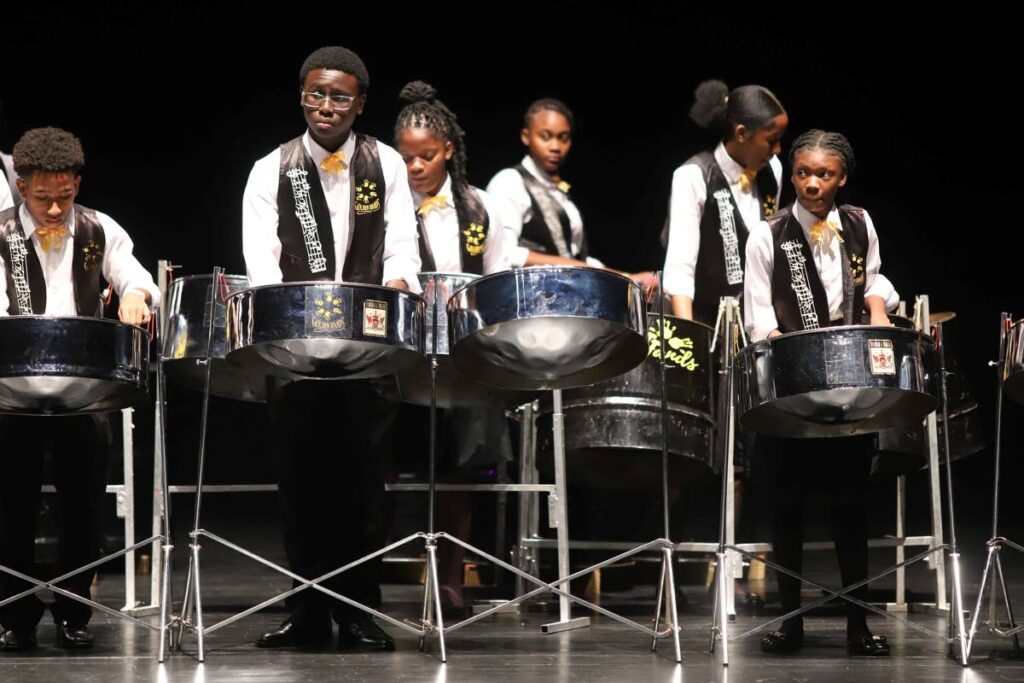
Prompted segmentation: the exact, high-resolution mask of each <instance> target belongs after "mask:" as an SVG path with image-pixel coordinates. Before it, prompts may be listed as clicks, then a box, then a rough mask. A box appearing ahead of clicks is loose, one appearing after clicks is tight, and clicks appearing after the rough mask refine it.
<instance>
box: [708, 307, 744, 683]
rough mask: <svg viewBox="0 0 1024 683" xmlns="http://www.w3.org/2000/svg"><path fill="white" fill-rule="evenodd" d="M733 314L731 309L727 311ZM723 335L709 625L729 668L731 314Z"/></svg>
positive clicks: (733, 423) (732, 406)
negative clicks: (721, 435)
mask: <svg viewBox="0 0 1024 683" xmlns="http://www.w3.org/2000/svg"><path fill="white" fill-rule="evenodd" d="M730 308H731V309H732V310H733V311H734V310H735V309H734V308H733V307H730ZM726 325H727V327H726V334H724V335H723V339H722V343H723V347H724V352H723V359H724V361H725V363H724V365H725V367H724V372H725V377H726V416H725V429H726V439H725V452H724V453H723V458H722V491H721V510H720V514H719V523H718V524H719V526H718V551H717V552H716V553H715V557H716V560H717V562H716V566H715V609H714V615H713V620H712V625H711V651H712V652H714V649H715V640H716V639H719V640H721V641H722V666H729V594H730V593H732V592H733V590H732V583H731V581H729V578H730V577H731V575H732V572H731V571H730V570H729V565H730V563H729V557H728V548H727V547H728V545H730V544H729V542H728V540H727V538H728V535H727V534H728V531H729V529H728V522H729V519H730V517H731V516H730V514H729V512H730V505H731V504H732V497H731V496H730V495H729V493H730V490H731V489H732V485H733V481H732V476H730V475H731V474H732V471H733V470H732V467H731V465H732V461H733V455H734V453H735V449H736V409H735V406H736V401H735V399H736V396H735V394H736V386H735V379H736V373H735V370H734V368H733V349H734V348H735V344H736V342H737V339H738V330H737V328H738V326H739V321H738V320H736V318H735V316H734V315H733V313H732V312H729V313H728V314H727V315H726Z"/></svg>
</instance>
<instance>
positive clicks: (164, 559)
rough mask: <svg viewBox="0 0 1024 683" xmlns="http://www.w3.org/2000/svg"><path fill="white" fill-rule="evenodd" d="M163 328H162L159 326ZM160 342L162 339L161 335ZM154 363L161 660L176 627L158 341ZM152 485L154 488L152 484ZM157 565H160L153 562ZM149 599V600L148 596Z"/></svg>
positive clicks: (155, 557) (163, 390)
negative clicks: (172, 601)
mask: <svg viewBox="0 0 1024 683" xmlns="http://www.w3.org/2000/svg"><path fill="white" fill-rule="evenodd" d="M158 329H162V328H158ZM160 341H163V339H162V338H161V339H160ZM157 349H158V351H157V366H156V427H157V433H156V436H155V438H154V444H155V445H156V446H157V451H158V459H157V458H155V459H154V463H153V467H154V468H155V470H156V471H155V472H154V478H155V479H157V480H158V483H159V492H157V491H156V490H154V491H153V498H154V504H153V507H154V509H155V510H157V509H158V510H159V511H160V512H161V513H162V514H161V515H160V518H161V522H162V529H161V531H162V533H163V538H162V541H161V543H160V546H159V553H160V554H159V555H157V554H154V555H153V562H152V565H151V566H152V571H153V573H154V575H156V574H157V573H159V585H156V584H152V583H151V586H152V590H153V594H154V596H156V595H159V598H157V599H158V600H159V605H160V646H159V648H158V651H157V661H158V662H160V663H163V661H164V660H165V659H166V657H167V646H168V645H169V644H171V643H170V640H171V638H172V637H174V634H175V631H176V629H172V628H171V626H172V616H171V611H172V609H173V605H172V604H171V556H172V551H173V550H174V544H173V542H172V541H171V495H170V486H169V485H168V481H167V431H166V424H165V422H164V417H165V415H166V414H167V405H166V402H165V401H166V398H165V397H166V387H165V383H164V356H163V350H162V349H161V348H160V344H159V342H158V343H157ZM154 488H155V487H154ZM154 521H155V520H154ZM157 564H158V565H159V567H157V566H155V565H157ZM158 590H159V592H157V591H158ZM151 600H152V599H151Z"/></svg>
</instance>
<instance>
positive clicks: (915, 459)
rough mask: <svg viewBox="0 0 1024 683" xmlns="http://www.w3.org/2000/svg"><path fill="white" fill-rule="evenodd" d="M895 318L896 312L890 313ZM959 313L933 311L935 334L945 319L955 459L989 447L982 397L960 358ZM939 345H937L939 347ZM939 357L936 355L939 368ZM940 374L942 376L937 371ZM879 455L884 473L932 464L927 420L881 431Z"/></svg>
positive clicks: (939, 421) (940, 423)
mask: <svg viewBox="0 0 1024 683" xmlns="http://www.w3.org/2000/svg"><path fill="white" fill-rule="evenodd" d="M890 319H892V316H890ZM955 321H956V313H953V312H940V313H932V315H931V318H930V324H931V329H930V331H931V334H932V338H933V339H935V324H936V323H939V322H941V323H943V325H942V327H943V334H942V339H941V342H942V343H943V344H944V345H945V352H946V373H947V375H946V393H947V394H948V398H949V407H948V408H947V412H948V413H949V448H950V451H951V452H952V454H953V461H954V462H955V461H957V460H959V459H960V458H965V457H967V456H969V455H973V454H974V453H977V452H978V451H980V450H982V449H983V448H984V447H985V440H986V439H985V426H984V424H982V420H981V415H980V412H979V410H978V401H977V400H976V399H975V398H974V397H973V396H972V395H971V392H970V389H969V387H968V385H967V376H966V374H965V372H964V369H963V366H962V364H961V362H960V353H959V337H958V332H957V330H958V328H957V324H956V322H955ZM936 349H937V347H936ZM937 367H938V361H937V359H936V368H937ZM936 377H938V375H937V373H936ZM935 393H936V398H938V399H940V400H941V398H942V397H941V395H940V393H941V392H940V386H939V384H938V381H936V383H935ZM935 410H936V415H935V416H936V419H937V425H936V426H937V428H938V440H939V450H940V458H939V459H940V462H945V454H944V453H942V449H943V448H944V443H945V441H944V437H943V434H944V432H945V430H946V425H945V423H944V421H943V418H942V408H941V403H940V405H939V406H938V407H936V409H935ZM878 454H879V455H880V456H882V457H881V458H879V460H878V463H877V465H876V470H877V472H878V473H880V474H904V473H906V472H909V471H912V470H916V469H921V468H924V467H927V466H928V442H927V437H926V433H925V429H924V426H923V424H918V423H914V424H907V425H904V426H901V427H896V428H893V429H888V430H885V431H883V432H880V433H879V435H878Z"/></svg>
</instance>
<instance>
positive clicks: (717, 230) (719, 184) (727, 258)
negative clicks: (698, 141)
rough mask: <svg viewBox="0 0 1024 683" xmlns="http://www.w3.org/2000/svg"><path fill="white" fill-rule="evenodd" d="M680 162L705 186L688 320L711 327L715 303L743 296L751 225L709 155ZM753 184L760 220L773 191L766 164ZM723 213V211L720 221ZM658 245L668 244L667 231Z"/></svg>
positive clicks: (771, 174) (775, 187) (769, 205)
mask: <svg viewBox="0 0 1024 683" xmlns="http://www.w3.org/2000/svg"><path fill="white" fill-rule="evenodd" d="M686 163H687V164H695V165H696V166H697V167H699V168H700V170H701V174H702V175H703V176H704V184H705V185H707V188H708V189H707V195H705V197H704V211H703V213H702V214H701V217H700V250H699V251H698V252H697V265H696V268H695V270H694V294H693V318H694V320H697V321H699V322H702V323H705V324H708V325H714V324H715V319H716V318H717V316H718V303H719V299H721V298H722V297H723V296H736V297H738V296H740V295H741V294H743V267H744V263H745V260H746V252H747V236H748V235H749V234H750V230H751V228H753V227H755V226H752V225H747V224H745V223H744V222H743V216H741V215H740V210H739V208H738V207H737V205H736V199H735V198H734V197H733V196H732V190H731V189H730V188H729V180H728V179H727V178H726V177H725V174H724V173H723V172H722V168H721V166H719V165H718V162H717V161H715V155H714V153H713V152H701V153H700V154H696V155H694V156H693V157H691V158H690V159H689V160H687V162H686ZM755 184H756V186H757V191H758V196H759V197H761V204H760V209H761V211H760V214H761V219H762V220H764V219H765V218H767V217H768V216H771V215H772V214H773V213H775V196H776V194H778V191H779V187H778V184H777V183H776V182H775V173H774V172H773V171H772V167H771V165H770V164H769V165H768V166H765V167H764V168H763V169H761V171H760V172H759V173H758V174H757V178H755ZM723 209H724V210H727V211H728V212H729V213H728V215H727V216H725V220H724V221H723V213H724V211H723ZM667 228H668V225H667V224H666V230H667ZM663 241H664V242H665V246H668V244H667V232H666V234H665V238H663Z"/></svg>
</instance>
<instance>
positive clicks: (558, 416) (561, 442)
mask: <svg viewBox="0 0 1024 683" xmlns="http://www.w3.org/2000/svg"><path fill="white" fill-rule="evenodd" d="M551 398H552V402H553V404H554V405H553V411H552V414H551V429H552V432H553V434H554V446H555V448H554V451H555V491H556V493H555V498H556V500H555V504H554V508H555V525H556V529H557V531H556V538H557V541H558V578H559V580H562V579H565V577H567V576H569V573H570V571H571V570H570V567H569V515H568V512H567V508H568V506H567V505H566V482H565V424H564V421H563V420H564V417H565V416H564V415H563V414H562V390H561V389H555V390H554V391H552V392H551ZM549 509H550V506H549ZM563 590H565V591H566V592H569V591H570V587H569V586H568V585H564V586H563ZM586 626H590V617H578V618H576V619H573V618H572V602H571V601H570V600H569V597H568V596H567V595H559V596H558V621H555V622H552V623H549V624H544V625H543V626H541V629H540V630H541V632H542V633H559V632H561V631H569V630H572V629H576V628H583V627H586Z"/></svg>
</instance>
